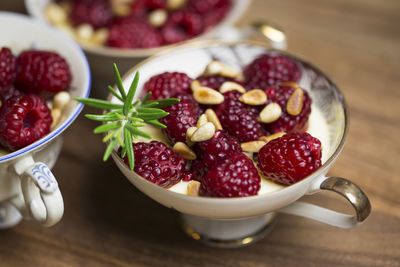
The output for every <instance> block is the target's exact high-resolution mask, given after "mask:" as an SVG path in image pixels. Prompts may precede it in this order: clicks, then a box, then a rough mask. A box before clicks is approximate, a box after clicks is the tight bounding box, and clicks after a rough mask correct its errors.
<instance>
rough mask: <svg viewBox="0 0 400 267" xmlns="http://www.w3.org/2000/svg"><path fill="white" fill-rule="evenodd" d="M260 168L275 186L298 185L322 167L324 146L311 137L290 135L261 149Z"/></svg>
mask: <svg viewBox="0 0 400 267" xmlns="http://www.w3.org/2000/svg"><path fill="white" fill-rule="evenodd" d="M258 167H259V168H260V171H261V173H262V174H263V175H264V176H265V177H268V178H270V179H271V180H273V181H275V182H278V183H281V184H285V185H291V184H294V183H296V182H298V181H300V180H302V179H304V178H305V177H307V176H308V175H310V174H311V173H313V172H314V171H315V170H317V169H318V168H319V167H321V142H320V141H319V140H318V139H317V138H314V137H312V136H311V135H310V134H308V133H302V134H301V133H291V134H286V135H284V136H282V137H280V138H277V139H274V140H272V141H270V142H268V143H267V144H266V145H265V146H263V147H262V148H261V150H260V151H259V152H258Z"/></svg>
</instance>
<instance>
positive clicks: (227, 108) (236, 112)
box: [214, 91, 266, 142]
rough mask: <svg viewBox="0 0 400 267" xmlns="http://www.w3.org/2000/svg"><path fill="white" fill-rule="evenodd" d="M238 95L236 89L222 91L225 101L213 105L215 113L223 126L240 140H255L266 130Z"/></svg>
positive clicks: (264, 133)
mask: <svg viewBox="0 0 400 267" xmlns="http://www.w3.org/2000/svg"><path fill="white" fill-rule="evenodd" d="M240 95H241V94H240V93H239V92H237V91H229V92H226V93H224V97H225V101H224V102H222V103H221V104H219V105H218V106H216V107H214V110H215V113H216V114H217V116H218V118H219V120H220V122H221V124H222V126H223V128H224V129H226V131H227V132H228V133H229V134H230V135H232V136H234V137H236V138H237V139H238V140H239V141H240V142H247V141H253V140H257V139H258V138H259V137H260V136H263V135H266V131H265V130H264V128H263V126H262V125H261V124H260V123H258V121H257V118H256V114H255V113H253V112H252V111H251V110H250V109H249V108H248V107H247V106H246V105H245V104H243V103H242V102H240V101H239V100H238V99H239V97H240Z"/></svg>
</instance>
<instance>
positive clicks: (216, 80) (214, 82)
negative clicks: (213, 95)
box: [196, 75, 245, 91]
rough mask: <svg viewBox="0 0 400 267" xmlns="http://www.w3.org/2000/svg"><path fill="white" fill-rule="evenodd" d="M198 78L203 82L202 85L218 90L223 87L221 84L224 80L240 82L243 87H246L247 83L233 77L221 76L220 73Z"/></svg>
mask: <svg viewBox="0 0 400 267" xmlns="http://www.w3.org/2000/svg"><path fill="white" fill-rule="evenodd" d="M196 80H198V81H199V82H200V83H201V85H203V86H206V87H210V88H212V89H215V90H217V91H218V90H219V88H220V87H221V85H222V84H223V83H224V82H235V83H238V84H240V85H242V86H243V87H245V85H244V84H243V83H242V82H239V81H237V80H235V79H232V78H227V77H224V76H219V75H213V76H208V77H204V76H200V77H198V78H197V79H196Z"/></svg>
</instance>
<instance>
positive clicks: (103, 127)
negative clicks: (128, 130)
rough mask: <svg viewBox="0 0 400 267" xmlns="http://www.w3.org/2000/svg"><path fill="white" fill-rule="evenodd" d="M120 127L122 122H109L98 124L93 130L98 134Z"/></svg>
mask: <svg viewBox="0 0 400 267" xmlns="http://www.w3.org/2000/svg"><path fill="white" fill-rule="evenodd" d="M120 127H121V123H120V122H113V123H107V124H102V125H100V126H97V127H96V128H95V129H94V131H93V132H94V133H96V134H97V133H105V132H108V131H111V130H114V129H117V128H120Z"/></svg>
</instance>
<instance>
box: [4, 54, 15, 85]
mask: <svg viewBox="0 0 400 267" xmlns="http://www.w3.org/2000/svg"><path fill="white" fill-rule="evenodd" d="M16 75H17V59H16V58H15V57H14V55H13V54H12V52H11V50H10V49H9V48H7V47H3V48H0V87H6V86H9V85H11V84H12V83H14V81H15V77H16Z"/></svg>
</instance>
